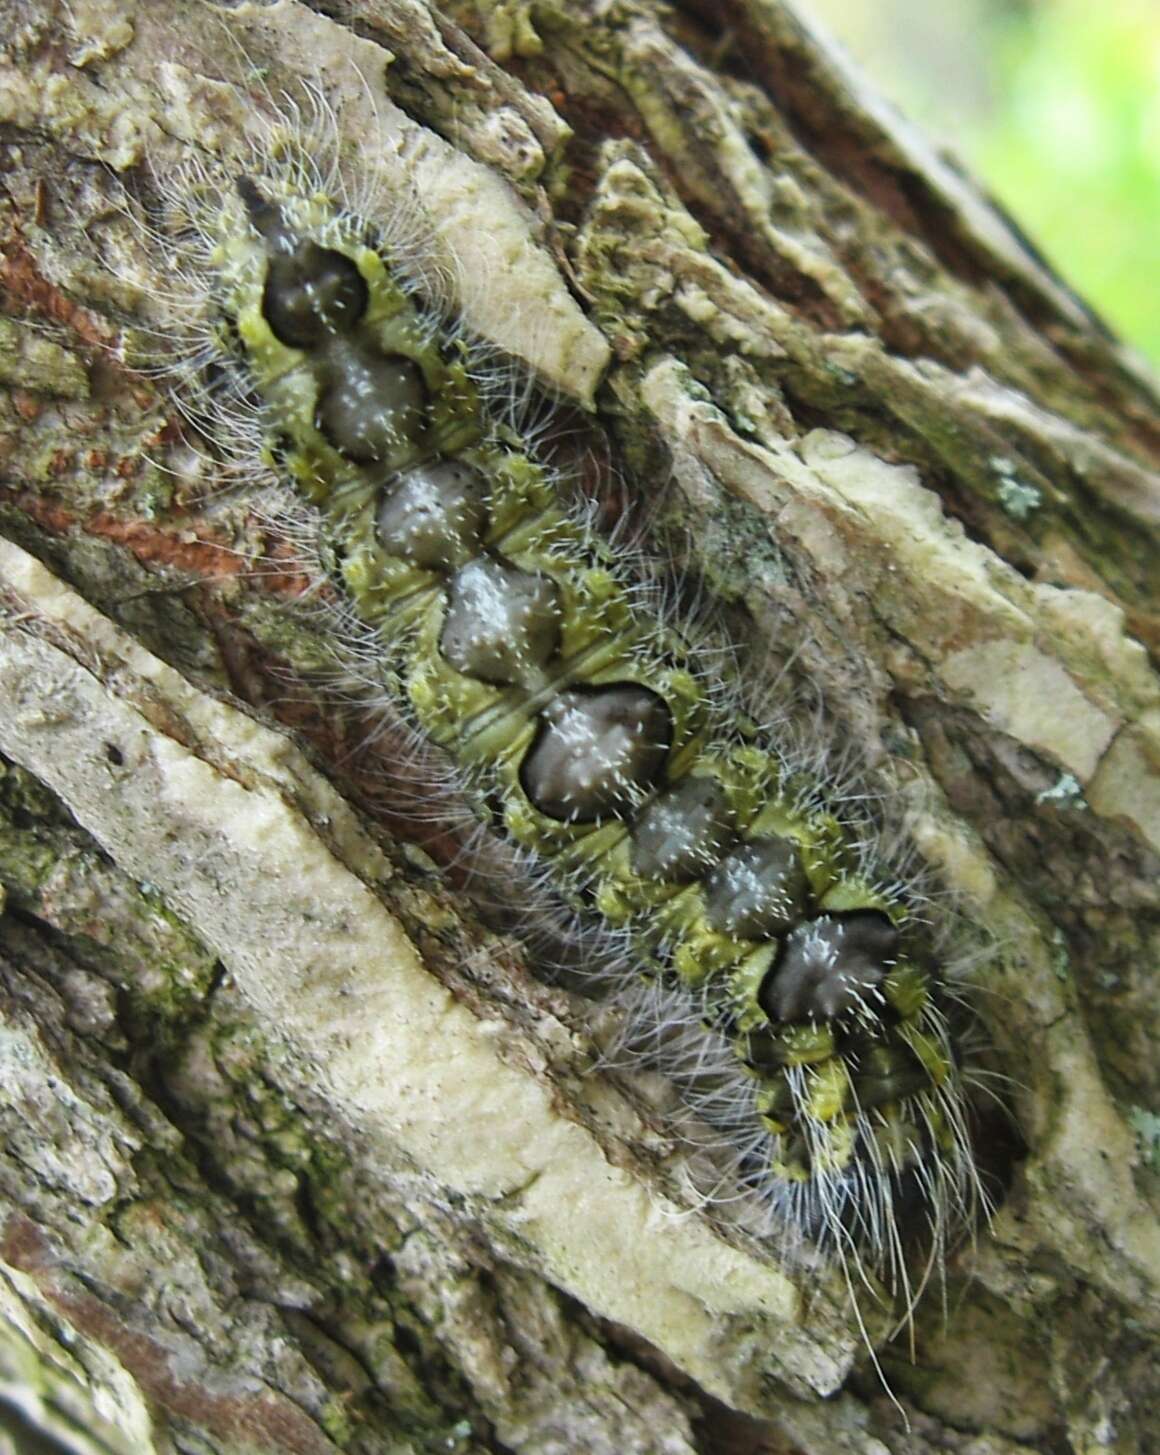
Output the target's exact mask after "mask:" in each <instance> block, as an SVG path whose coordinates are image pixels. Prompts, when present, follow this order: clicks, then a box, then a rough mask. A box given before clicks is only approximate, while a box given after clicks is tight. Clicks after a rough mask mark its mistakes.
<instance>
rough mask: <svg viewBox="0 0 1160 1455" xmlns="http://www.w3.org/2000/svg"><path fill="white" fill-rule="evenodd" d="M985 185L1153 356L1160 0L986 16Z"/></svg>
mask: <svg viewBox="0 0 1160 1455" xmlns="http://www.w3.org/2000/svg"><path fill="white" fill-rule="evenodd" d="M993 28H994V40H995V51H994V57H995V59H994V65H995V72H996V84H995V88H994V93H993V94H994V102H995V104H994V105H993V107H992V108H991V109H990V114H989V115H988V116H987V117H985V118H984V119H983V121H982V124H981V125H980V126H979V130H978V133H977V135H975V136H974V137H968V138H967V150H968V153H969V155H970V157H971V160H972V161H973V162H974V164H975V166H976V168H977V169H978V171H979V172H980V173H981V174H982V176H983V178H984V179H985V181H986V183H987V185H988V186H989V187H991V188H992V190H993V191H994V193H995V195H996V196H997V197H998V198H999V199H1000V201H1001V202H1002V203H1003V204H1004V206H1005V207H1007V208H1008V210H1009V211H1010V212H1011V214H1012V215H1013V216H1014V217H1015V219H1016V220H1017V221H1018V223H1019V225H1020V226H1021V227H1022V228H1023V229H1024V230H1025V231H1026V232H1027V233H1028V235H1029V236H1030V237H1031V238H1032V239H1034V240H1035V241H1036V243H1037V244H1039V245H1040V246H1042V248H1043V250H1044V251H1045V253H1046V254H1047V255H1048V257H1049V259H1050V260H1051V261H1052V262H1053V263H1054V264H1055V265H1056V266H1057V268H1058V269H1059V271H1060V272H1061V273H1062V274H1063V276H1064V277H1065V278H1066V280H1067V281H1068V282H1069V283H1070V284H1072V286H1073V287H1075V288H1076V289H1077V291H1078V292H1079V293H1080V294H1081V295H1082V296H1083V297H1084V298H1085V299H1086V300H1087V301H1088V302H1089V303H1091V305H1092V306H1093V307H1094V308H1095V309H1096V311H1097V312H1099V313H1101V314H1102V315H1103V316H1104V317H1105V319H1106V320H1107V322H1108V323H1109V324H1110V325H1111V326H1112V328H1113V329H1115V331H1116V332H1117V333H1119V334H1120V335H1121V337H1123V338H1124V339H1126V340H1127V341H1129V342H1130V343H1134V344H1135V345H1136V346H1137V347H1138V348H1139V349H1141V350H1142V351H1143V352H1144V353H1145V354H1147V355H1148V356H1149V357H1150V358H1151V359H1152V360H1153V361H1155V362H1160V286H1157V285H1158V284H1160V0H1099V3H1095V0H1041V3H1039V4H1037V5H1035V6H1034V7H1032V8H1030V9H1029V10H1027V11H1026V12H1025V13H1023V14H1022V15H1015V16H1012V17H1010V18H1003V17H1000V18H998V19H997V21H995V22H994V23H993Z"/></svg>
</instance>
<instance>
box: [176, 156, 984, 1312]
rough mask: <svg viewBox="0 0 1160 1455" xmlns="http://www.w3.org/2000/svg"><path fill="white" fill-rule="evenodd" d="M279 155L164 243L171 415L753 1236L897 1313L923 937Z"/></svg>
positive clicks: (934, 1226)
mask: <svg viewBox="0 0 1160 1455" xmlns="http://www.w3.org/2000/svg"><path fill="white" fill-rule="evenodd" d="M311 150H312V148H311V147H310V146H308V145H304V144H303V143H302V140H301V136H299V137H298V138H297V139H296V140H291V141H289V142H287V141H286V140H285V139H283V140H281V141H280V142H279V144H278V145H277V146H276V147H269V148H267V149H266V150H265V151H264V152H263V154H262V156H261V157H260V158H259V159H258V160H257V161H256V163H255V164H254V165H253V166H251V167H248V168H246V169H243V170H238V171H236V172H234V173H232V174H230V175H218V174H217V173H216V172H209V171H203V172H201V173H199V174H198V175H197V176H196V177H192V178H189V179H187V190H188V193H189V197H188V199H187V202H188V208H189V214H190V216H191V218H192V220H193V223H194V226H193V229H192V231H191V232H188V233H186V234H184V235H183V238H182V246H183V247H184V248H185V249H187V250H188V251H187V253H186V254H185V255H183V257H182V259H181V266H182V267H183V270H185V271H186V272H187V274H191V275H196V276H198V277H200V278H202V279H204V295H205V296H204V300H203V302H204V312H203V317H202V323H201V327H202V328H203V330H204V333H203V336H202V340H201V348H200V350H199V351H198V356H199V358H200V360H201V362H202V363H204V362H206V361H207V360H209V361H210V362H212V363H213V364H214V365H215V373H214V376H213V381H212V384H211V385H207V392H206V394H205V396H204V397H203V398H202V399H201V400H200V401H198V407H199V408H202V409H204V408H206V407H208V408H209V410H210V412H211V414H212V415H214V416H216V418H217V420H218V421H219V423H220V422H222V421H226V425H224V426H223V427H220V428H219V429H218V435H219V437H220V436H222V435H227V436H228V437H230V438H236V437H237V434H238V431H239V429H240V431H241V438H242V439H243V441H244V442H245V443H244V445H243V452H245V451H250V452H251V453H252V454H253V455H254V457H255V458H259V457H260V459H261V460H262V461H264V462H265V464H266V465H269V466H271V467H272V468H273V469H274V471H275V473H276V474H277V475H278V477H279V478H280V479H281V480H283V481H284V482H285V483H286V484H287V485H288V486H289V488H290V490H291V491H292V493H293V495H294V497H295V499H296V500H297V501H299V502H302V503H304V504H305V505H306V506H308V507H309V509H310V510H311V511H312V512H313V516H312V520H313V522H314V527H315V528H316V529H317V531H318V532H319V535H320V538H321V542H322V547H321V556H322V559H323V560H324V561H325V563H326V566H327V570H328V573H329V576H330V579H331V580H332V582H333V584H334V585H335V587H336V588H337V589H338V591H339V592H340V594H341V596H342V599H343V600H344V602H345V603H346V611H347V613H348V614H349V617H350V619H351V620H352V621H353V624H354V629H355V630H356V631H358V632H359V633H361V650H363V651H366V650H368V643H369V650H371V651H372V652H373V653H374V654H375V655H376V657H377V661H378V670H379V672H380V675H381V677H382V680H384V681H385V682H387V683H388V684H389V688H390V692H391V695H392V697H393V699H394V702H395V705H396V706H397V708H398V709H399V711H401V712H402V713H403V715H404V716H405V718H406V720H407V721H408V722H409V723H410V725H411V726H412V728H413V731H414V733H415V735H416V740H417V741H421V742H422V743H425V744H426V743H430V744H433V745H435V746H436V747H437V748H438V749H441V750H442V751H443V752H444V753H446V754H447V755H448V757H449V758H450V760H451V761H452V762H453V764H454V765H455V769H456V773H457V777H458V784H459V787H460V788H461V790H462V792H463V793H464V794H466V796H467V797H468V798H469V800H470V801H471V802H472V803H473V804H474V805H475V807H476V808H477V810H478V813H479V816H480V818H481V820H482V821H484V822H486V823H488V824H490V825H491V826H492V828H493V829H494V830H495V831H496V832H497V833H498V834H499V835H500V836H501V837H502V838H503V839H504V840H505V841H506V842H507V843H508V844H509V845H511V846H512V847H513V848H514V849H515V850H516V851H517V852H518V853H519V854H520V855H521V856H522V857H523V859H524V861H525V863H526V864H527V866H528V868H529V873H530V875H531V876H532V877H534V878H537V879H539V880H541V881H545V882H546V883H547V885H548V887H549V891H550V893H551V895H552V896H554V898H555V899H556V900H557V901H558V902H560V903H561V904H563V905H564V906H565V907H566V908H567V910H568V911H569V912H570V913H572V914H574V915H575V916H576V917H577V922H578V923H579V925H580V926H581V927H582V934H584V935H588V936H590V937H591V939H592V942H593V943H594V944H595V945H596V946H597V957H598V958H599V959H600V960H601V962H602V966H603V979H604V981H605V983H608V982H609V981H618V982H621V983H623V984H624V985H626V986H631V987H635V989H633V990H629V991H628V992H627V993H626V994H624V995H623V996H622V997H621V998H622V999H623V1000H624V1001H625V1002H626V1003H627V1004H629V1005H630V1006H632V1007H634V1008H633V1009H631V1010H630V1012H629V1014H628V1026H627V1029H626V1031H625V1033H624V1037H623V1039H624V1041H625V1043H626V1044H627V1045H629V1046H630V1047H634V1048H640V1047H641V1046H642V1045H643V1043H645V1042H648V1041H651V1042H652V1045H653V1050H652V1053H651V1059H652V1060H653V1061H654V1062H655V1063H657V1064H659V1065H661V1066H662V1067H663V1068H664V1069H665V1070H666V1071H667V1072H668V1073H669V1074H670V1076H671V1077H672V1079H673V1080H674V1081H676V1082H677V1083H678V1085H679V1086H680V1088H681V1090H682V1092H683V1094H684V1096H685V1098H686V1099H687V1101H688V1102H689V1104H690V1105H691V1107H692V1109H693V1110H694V1112H695V1113H696V1114H697V1115H698V1117H699V1118H700V1119H701V1120H702V1121H704V1122H706V1123H708V1125H709V1126H710V1127H711V1128H712V1129H713V1130H714V1131H715V1133H716V1134H717V1135H718V1136H719V1138H720V1139H721V1141H722V1142H723V1144H724V1146H725V1148H726V1150H727V1152H728V1156H729V1159H730V1161H731V1164H732V1176H733V1179H734V1182H735V1184H736V1189H737V1190H738V1191H739V1192H740V1193H742V1194H744V1196H745V1198H746V1199H747V1202H748V1204H749V1205H751V1206H752V1207H753V1208H754V1209H756V1212H757V1215H758V1219H759V1225H760V1227H761V1230H762V1231H763V1232H764V1233H765V1234H766V1235H768V1236H772V1237H774V1238H776V1239H778V1240H779V1241H780V1243H781V1244H782V1246H783V1248H784V1249H786V1250H787V1252H791V1253H800V1252H802V1251H803V1250H806V1249H808V1250H816V1251H817V1252H818V1253H820V1254H821V1255H823V1256H829V1255H833V1256H836V1257H837V1258H839V1259H840V1260H841V1262H842V1264H843V1267H848V1268H849V1269H851V1270H853V1271H852V1272H850V1273H849V1274H848V1279H849V1281H851V1283H852V1282H853V1280H854V1278H855V1277H857V1278H859V1279H861V1278H862V1277H863V1276H864V1274H866V1273H873V1274H875V1275H877V1276H879V1277H881V1278H884V1279H885V1280H886V1282H887V1283H888V1284H890V1285H891V1286H894V1287H899V1286H901V1287H902V1288H903V1290H904V1291H905V1293H906V1301H907V1305H908V1307H909V1306H910V1303H911V1302H912V1298H913V1295H912V1293H911V1288H912V1285H911V1281H910V1274H909V1273H908V1271H907V1267H908V1252H907V1249H906V1246H905V1244H906V1229H907V1226H908V1224H909V1223H911V1222H917V1223H918V1224H920V1225H923V1226H924V1227H925V1234H926V1238H927V1240H928V1243H929V1246H930V1249H931V1257H932V1259H933V1260H934V1261H936V1262H937V1261H938V1260H941V1258H942V1257H943V1255H944V1253H945V1250H946V1247H947V1244H948V1242H949V1240H950V1238H951V1237H952V1235H953V1233H954V1230H955V1229H956V1228H958V1227H960V1226H963V1225H966V1224H969V1223H970V1222H971V1221H972V1220H973V1219H974V1218H975V1217H976V1215H977V1213H978V1211H979V1209H980V1208H982V1207H985V1206H986V1196H985V1193H984V1191H983V1189H982V1185H981V1181H980V1178H979V1174H978V1172H977V1169H976V1166H975V1161H974V1156H973V1152H972V1147H971V1138H970V1129H969V1112H968V1100H967V1096H966V1091H965V1078H964V1074H963V1070H962V1067H961V1065H960V1053H959V1051H958V1049H957V1047H956V1044H955V1039H954V1035H953V1032H952V1026H951V1022H952V1019H953V1017H954V1014H955V1003H956V999H957V992H956V990H955V987H954V986H953V984H952V983H951V982H950V980H949V979H948V977H947V976H946V974H945V973H944V971H943V967H942V965H941V963H940V945H939V937H938V934H937V932H936V931H935V930H934V929H932V927H931V926H930V925H929V924H928V923H927V922H926V917H925V916H924V914H923V911H922V906H921V903H920V901H919V899H918V897H917V896H916V895H915V893H914V892H913V890H912V889H911V888H908V887H907V885H906V884H905V883H904V882H903V880H902V879H900V878H899V877H897V876H896V875H895V874H894V873H893V872H892V871H891V870H890V868H889V866H888V864H887V863H886V861H885V860H884V859H883V858H882V856H881V854H880V852H879V850H878V849H877V848H876V847H875V841H874V838H873V836H872V835H868V834H867V833H866V832H865V825H864V824H862V825H859V824H858V823H851V822H849V821H847V820H846V819H845V818H844V817H843V814H842V813H841V811H840V810H839V808H838V807H837V806H836V805H835V803H834V802H833V801H832V796H828V795H827V792H826V790H825V786H824V785H819V784H818V783H817V782H816V781H813V780H812V779H811V778H810V776H809V775H808V774H807V773H803V772H802V770H801V765H800V762H799V761H798V755H796V754H795V752H794V751H792V750H791V749H789V748H787V746H786V745H785V744H783V743H779V742H778V741H777V738H776V734H773V733H771V732H768V731H764V730H763V729H762V727H761V726H760V725H759V724H758V723H756V722H755V721H753V720H752V719H751V718H750V716H749V715H748V714H747V713H746V712H744V711H742V710H740V709H739V708H738V706H737V701H738V700H739V699H738V694H737V693H736V692H729V691H726V692H724V693H715V692H713V691H711V690H708V689H707V686H706V673H705V670H704V668H703V665H702V664H701V662H700V659H699V656H698V653H697V651H696V648H695V645H694V644H693V643H692V642H691V640H690V639H689V636H688V633H687V630H686V629H685V627H684V626H683V625H682V624H681V623H680V621H678V620H674V619H673V617H672V614H671V613H666V612H663V611H659V610H658V609H657V603H656V599H655V593H652V592H650V591H649V590H647V589H646V588H645V587H644V586H643V585H642V583H641V581H640V580H639V579H638V578H637V577H636V576H634V574H633V573H632V570H631V568H630V567H626V566H625V565H624V564H622V562H621V560H620V559H619V556H618V553H617V551H616V549H615V548H614V546H613V545H612V544H610V543H609V542H608V541H606V540H604V539H602V538H601V537H600V536H599V535H598V534H597V533H596V532H595V531H594V530H593V528H592V526H591V523H590V518H589V515H588V514H587V513H586V512H584V511H583V510H578V509H577V508H576V507H575V506H574V504H573V503H572V502H571V501H570V500H569V498H568V492H567V490H565V489H564V488H563V482H561V481H560V480H558V479H557V478H556V476H555V472H554V471H553V469H552V468H551V466H550V465H549V464H548V463H547V462H546V460H545V459H544V458H543V457H542V455H541V454H540V453H539V452H538V451H537V449H536V447H535V443H534V441H530V440H529V439H528V437H527V434H528V432H527V431H526V430H524V429H522V428H521V425H520V422H519V420H518V419H515V420H514V419H513V416H512V412H511V411H510V410H509V409H506V408H504V407H503V406H502V404H497V403H496V401H495V400H494V399H493V398H492V394H493V393H494V391H492V390H491V389H490V387H489V378H490V376H489V373H488V369H487V367H486V366H481V365H480V364H479V363H478V361H477V359H476V357H475V355H474V354H473V350H472V348H471V346H470V342H469V341H468V340H467V339H465V338H464V337H463V336H462V332H461V330H460V329H459V328H458V327H457V325H456V323H455V321H454V319H448V318H447V317H446V316H445V314H444V313H442V312H441V311H440V309H439V307H438V306H437V303H436V305H435V306H433V304H432V299H431V293H432V291H433V290H432V289H431V287H430V282H429V279H426V278H425V277H424V275H423V272H422V269H420V270H419V277H418V280H417V281H416V278H415V276H414V273H415V270H414V268H413V266H412V263H411V260H409V259H407V258H406V257H401V256H400V255H399V253H398V251H397V250H396V249H395V248H393V246H392V242H391V238H390V235H389V229H388V230H387V232H386V234H384V231H383V229H382V228H381V227H380V228H376V226H375V224H374V222H373V221H372V219H371V217H370V216H368V215H364V214H363V213H362V212H360V210H359V209H358V208H357V207H356V206H354V205H352V204H351V203H350V202H348V201H347V200H346V199H345V198H344V197H343V195H342V189H341V185H339V184H337V183H336V180H335V178H333V177H330V178H324V177H323V176H322V175H321V173H320V172H319V170H318V169H317V167H316V165H315V163H314V162H313V161H312V160H311V158H310V156H309V155H308V153H309V152H310V151H311ZM200 306H201V304H200V303H199V307H200ZM212 429H213V425H212V423H211V430H212Z"/></svg>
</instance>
